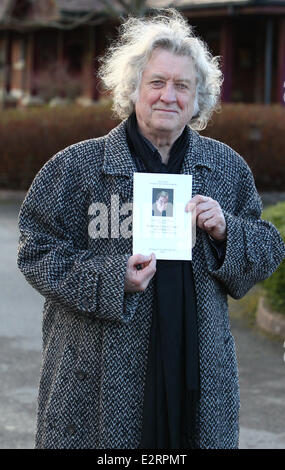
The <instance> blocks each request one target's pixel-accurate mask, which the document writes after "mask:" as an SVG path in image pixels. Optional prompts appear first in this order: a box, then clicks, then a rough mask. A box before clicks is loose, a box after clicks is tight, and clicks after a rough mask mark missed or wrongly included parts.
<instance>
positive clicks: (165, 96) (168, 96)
mask: <svg viewBox="0 0 285 470" xmlns="http://www.w3.org/2000/svg"><path fill="white" fill-rule="evenodd" d="M160 99H161V101H163V102H165V103H174V102H175V101H176V92H175V88H174V86H173V84H172V83H167V84H166V85H165V87H164V88H163V90H162V93H161V95H160Z"/></svg>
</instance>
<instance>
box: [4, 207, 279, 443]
mask: <svg viewBox="0 0 285 470" xmlns="http://www.w3.org/2000/svg"><path fill="white" fill-rule="evenodd" d="M18 210H19V205H17V204H15V203H14V204H10V203H3V202H2V203H1V202H0V286H1V299H2V302H1V306H0V357H1V361H0V448H1V449H19V448H21V449H31V448H33V446H34V432H35V419H36V398H37V386H38V378H39V372H40V363H41V311H42V306H43V298H42V297H41V296H40V294H38V293H37V292H36V291H35V290H34V289H32V287H30V286H29V284H28V283H27V282H26V281H25V279H24V277H23V276H22V274H21V273H20V271H19V270H18V268H17V266H16V253H17V242H18V229H17V214H18ZM232 332H233V334H234V336H235V338H236V345H237V353H238V360H239V369H240V385H241V403H242V407H241V435H240V447H241V448H243V449H285V424H284V423H285V396H284V391H285V362H284V352H285V349H284V347H283V344H282V342H281V341H273V340H270V339H269V338H268V337H266V336H264V335H263V334H260V333H258V332H257V331H254V330H253V329H249V328H248V327H247V326H246V325H245V324H244V322H243V321H241V320H238V319H236V318H233V319H232Z"/></svg>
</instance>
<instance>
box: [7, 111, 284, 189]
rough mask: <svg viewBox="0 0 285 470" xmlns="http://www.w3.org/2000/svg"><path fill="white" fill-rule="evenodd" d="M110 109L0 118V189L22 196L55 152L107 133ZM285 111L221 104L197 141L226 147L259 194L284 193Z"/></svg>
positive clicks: (110, 123)
mask: <svg viewBox="0 0 285 470" xmlns="http://www.w3.org/2000/svg"><path fill="white" fill-rule="evenodd" d="M117 123H118V121H117V120H114V119H112V113H111V111H110V104H106V103H105V104H103V103H100V102H99V103H98V104H96V105H94V106H91V107H88V108H82V107H80V106H76V105H69V106H65V107H58V108H49V107H48V106H43V107H40V108H32V109H16V110H9V109H8V110H4V111H1V112H0V188H8V189H22V190H25V189H27V188H28V187H29V185H30V184H31V182H32V180H33V178H34V176H35V174H36V173H37V171H38V170H39V169H40V168H41V167H42V166H43V164H44V163H45V162H46V161H47V160H48V159H49V158H51V157H52V155H54V154H55V153H56V152H57V151H58V150H61V149H63V148H64V147H67V146H68V145H71V144H73V143H75V142H79V141H81V140H84V139H89V138H93V137H99V136H101V135H104V134H106V133H108V132H109V131H110V129H112V128H113V127H114V126H115V125H116V124H117ZM284 129H285V107H282V106H279V105H272V106H265V105H251V104H224V105H223V106H222V111H221V112H220V113H215V114H214V115H213V119H212V121H211V122H210V123H209V125H208V127H207V128H206V129H205V130H204V131H203V132H201V134H202V135H206V136H209V137H213V138H214V139H217V140H220V141H222V142H225V143H227V144H228V145H230V146H231V147H232V148H233V149H234V150H236V151H237V152H239V153H240V154H241V155H242V156H243V157H244V158H245V160H246V161H247V162H248V164H249V166H250V167H251V169H252V171H253V174H254V177H255V181H256V185H257V188H258V190H259V191H270V190H273V191H284V188H285V165H284V160H285V144H284Z"/></svg>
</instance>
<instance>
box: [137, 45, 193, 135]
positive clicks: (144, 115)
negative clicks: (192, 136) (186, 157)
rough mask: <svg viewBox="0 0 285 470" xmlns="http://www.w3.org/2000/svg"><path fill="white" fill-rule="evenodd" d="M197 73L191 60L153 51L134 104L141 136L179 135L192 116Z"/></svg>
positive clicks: (166, 52) (160, 50)
mask: <svg viewBox="0 0 285 470" xmlns="http://www.w3.org/2000/svg"><path fill="white" fill-rule="evenodd" d="M195 93H196V73H195V68H194V63H193V60H192V59H191V57H187V56H177V55H175V54H172V53H171V52H169V51H167V50H164V49H155V50H154V52H153V54H152V56H151V58H150V60H149V62H148V63H147V65H146V68H145V70H144V72H143V75H142V80H141V84H140V88H139V97H138V100H137V101H136V103H135V111H136V116H137V121H138V125H139V128H140V130H141V132H142V133H143V134H144V135H146V136H147V135H149V134H153V135H155V134H156V133H158V134H159V133H160V134H161V132H168V133H171V134H174V135H176V134H177V135H180V134H181V132H182V131H183V129H184V127H185V125H186V124H187V123H188V122H189V121H190V119H191V118H192V116H193V110H194V100H195Z"/></svg>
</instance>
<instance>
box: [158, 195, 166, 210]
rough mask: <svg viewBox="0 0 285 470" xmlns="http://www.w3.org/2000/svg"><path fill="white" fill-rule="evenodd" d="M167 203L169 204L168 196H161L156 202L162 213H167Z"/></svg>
mask: <svg viewBox="0 0 285 470" xmlns="http://www.w3.org/2000/svg"><path fill="white" fill-rule="evenodd" d="M167 203H168V197H167V196H159V198H158V200H157V201H156V206H157V208H158V210H159V211H160V212H162V211H166V207H167Z"/></svg>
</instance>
